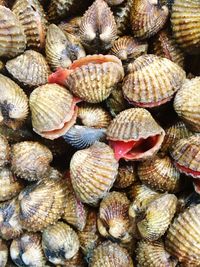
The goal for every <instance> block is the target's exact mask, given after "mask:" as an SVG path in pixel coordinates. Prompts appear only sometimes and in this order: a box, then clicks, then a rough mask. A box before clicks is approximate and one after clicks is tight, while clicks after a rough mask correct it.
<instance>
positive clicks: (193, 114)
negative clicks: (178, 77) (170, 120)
mask: <svg viewBox="0 0 200 267" xmlns="http://www.w3.org/2000/svg"><path fill="white" fill-rule="evenodd" d="M199 96H200V78H199V77H197V78H194V79H191V80H186V81H185V82H184V83H183V86H182V88H181V89H180V90H179V91H178V92H177V94H176V96H175V99H174V109H175V111H176V112H177V114H178V116H179V117H180V118H181V119H182V120H183V121H184V122H185V124H186V126H188V128H189V129H190V130H192V131H195V132H200V97H199Z"/></svg>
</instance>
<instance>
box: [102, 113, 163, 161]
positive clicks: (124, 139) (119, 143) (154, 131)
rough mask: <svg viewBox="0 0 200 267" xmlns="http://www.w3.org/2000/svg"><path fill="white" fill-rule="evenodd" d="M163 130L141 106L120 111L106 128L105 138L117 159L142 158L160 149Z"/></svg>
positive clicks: (150, 155)
mask: <svg viewBox="0 0 200 267" xmlns="http://www.w3.org/2000/svg"><path fill="white" fill-rule="evenodd" d="M164 136H165V132H164V130H163V129H162V128H161V127H160V126H159V125H158V124H157V122H156V121H155V120H154V119H153V117H152V116H151V114H150V113H149V112H148V111H147V110H145V109H142V108H131V109H126V110H124V111H122V112H120V113H119V114H118V115H117V116H116V117H115V118H114V119H113V120H112V122H111V124H110V125H109V127H108V129H107V139H108V140H109V144H110V146H111V147H112V148H113V149H114V152H115V158H116V159H117V160H119V159H120V158H124V159H126V160H144V159H147V158H149V157H152V156H153V155H154V154H156V152H157V151H158V150H159V149H160V146H161V144H162V142H163V139H164Z"/></svg>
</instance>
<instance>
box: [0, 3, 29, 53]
mask: <svg viewBox="0 0 200 267" xmlns="http://www.w3.org/2000/svg"><path fill="white" fill-rule="evenodd" d="M0 18H1V23H0V56H1V57H9V58H10V57H15V56H17V55H19V54H21V53H23V52H24V50H25V48H26V37H25V34H24V30H23V28H22V25H21V24H20V22H19V20H18V19H17V17H16V16H15V15H14V14H13V13H12V12H11V10H10V9H9V8H6V7H4V6H0Z"/></svg>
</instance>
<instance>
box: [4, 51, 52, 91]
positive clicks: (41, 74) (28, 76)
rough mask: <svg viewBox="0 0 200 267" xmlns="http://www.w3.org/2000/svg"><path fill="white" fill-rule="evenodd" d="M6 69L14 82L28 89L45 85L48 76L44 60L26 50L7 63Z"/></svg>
mask: <svg viewBox="0 0 200 267" xmlns="http://www.w3.org/2000/svg"><path fill="white" fill-rule="evenodd" d="M6 69H7V71H8V72H9V73H10V74H11V75H12V77H13V78H14V79H15V80H17V81H18V82H20V83H22V84H24V85H28V86H30V87H37V86H40V85H43V84H46V83H47V81H48V76H49V74H50V69H49V66H48V64H47V62H46V59H45V58H44V57H43V55H42V54H40V53H38V52H36V51H33V50H27V51H25V52H24V54H22V55H20V56H18V57H16V58H14V59H11V60H9V61H7V63H6Z"/></svg>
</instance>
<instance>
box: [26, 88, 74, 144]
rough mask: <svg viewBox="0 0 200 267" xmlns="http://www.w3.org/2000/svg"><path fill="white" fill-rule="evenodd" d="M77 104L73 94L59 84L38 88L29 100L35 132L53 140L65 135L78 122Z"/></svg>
mask: <svg viewBox="0 0 200 267" xmlns="http://www.w3.org/2000/svg"><path fill="white" fill-rule="evenodd" d="M75 103H76V101H75V100H74V98H73V96H72V94H71V93H70V92H69V91H67V90H66V89H65V88H63V87H61V86H59V85H57V84H46V85H43V86H40V87H38V88H36V89H35V90H34V91H33V92H32V93H31V95H30V99H29V105H30V110H31V115H32V125H33V130H34V131H35V132H36V133H38V134H39V135H41V136H42V137H45V138H48V139H51V140H53V139H55V138H58V137H60V136H62V135H64V134H65V133H66V132H67V131H68V130H69V128H70V127H71V126H72V125H73V124H74V123H75V121H76V113H77V108H76V106H75Z"/></svg>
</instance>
